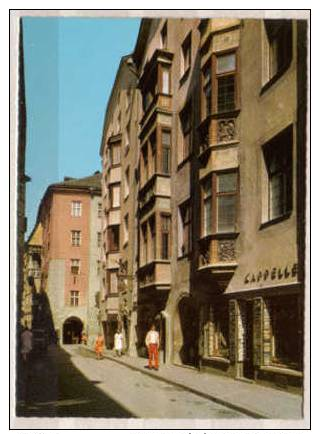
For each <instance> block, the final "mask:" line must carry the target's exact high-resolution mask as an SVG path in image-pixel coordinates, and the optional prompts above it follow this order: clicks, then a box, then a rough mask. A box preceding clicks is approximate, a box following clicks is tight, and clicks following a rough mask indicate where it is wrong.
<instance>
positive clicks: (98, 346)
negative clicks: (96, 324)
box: [94, 333, 104, 360]
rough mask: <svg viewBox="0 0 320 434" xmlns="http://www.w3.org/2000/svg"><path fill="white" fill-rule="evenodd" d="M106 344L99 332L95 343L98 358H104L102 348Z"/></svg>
mask: <svg viewBox="0 0 320 434" xmlns="http://www.w3.org/2000/svg"><path fill="white" fill-rule="evenodd" d="M103 345H104V339H103V336H102V334H101V333H99V334H98V336H97V339H96V343H95V348H94V349H95V352H96V358H97V360H100V359H102V350H103Z"/></svg>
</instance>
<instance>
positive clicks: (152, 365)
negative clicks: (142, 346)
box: [145, 324, 160, 371]
mask: <svg viewBox="0 0 320 434" xmlns="http://www.w3.org/2000/svg"><path fill="white" fill-rule="evenodd" d="M159 341H160V340H159V333H158V332H157V331H156V327H155V325H154V324H152V326H151V328H150V330H149V331H148V333H147V336H146V340H145V343H146V347H147V348H148V354H149V363H148V368H149V369H155V370H156V371H157V370H158V369H159Z"/></svg>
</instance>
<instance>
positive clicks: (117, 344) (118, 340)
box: [114, 330, 123, 357]
mask: <svg viewBox="0 0 320 434" xmlns="http://www.w3.org/2000/svg"><path fill="white" fill-rule="evenodd" d="M114 349H115V352H116V355H117V356H119V357H121V355H122V350H123V334H122V332H121V330H117V332H116V333H115V335H114Z"/></svg>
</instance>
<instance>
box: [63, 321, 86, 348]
mask: <svg viewBox="0 0 320 434" xmlns="http://www.w3.org/2000/svg"><path fill="white" fill-rule="evenodd" d="M82 329H83V324H82V321H81V320H80V319H79V318H76V317H71V318H68V319H67V320H66V321H65V322H64V324H63V344H65V345H74V344H80V342H81V333H82Z"/></svg>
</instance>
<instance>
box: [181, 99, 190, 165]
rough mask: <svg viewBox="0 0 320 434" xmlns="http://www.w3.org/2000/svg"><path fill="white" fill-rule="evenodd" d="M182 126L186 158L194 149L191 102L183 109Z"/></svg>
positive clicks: (183, 151)
mask: <svg viewBox="0 0 320 434" xmlns="http://www.w3.org/2000/svg"><path fill="white" fill-rule="evenodd" d="M180 120H181V127H182V133H183V146H182V159H181V161H183V160H185V159H186V158H187V157H188V156H189V155H190V153H191V150H192V106H191V102H189V103H188V104H187V105H186V107H185V108H184V109H183V111H182V113H181V116H180Z"/></svg>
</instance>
